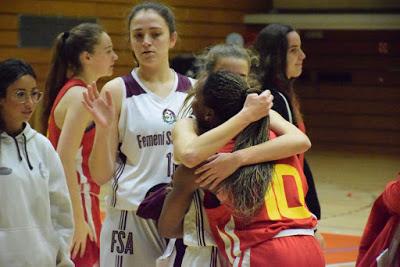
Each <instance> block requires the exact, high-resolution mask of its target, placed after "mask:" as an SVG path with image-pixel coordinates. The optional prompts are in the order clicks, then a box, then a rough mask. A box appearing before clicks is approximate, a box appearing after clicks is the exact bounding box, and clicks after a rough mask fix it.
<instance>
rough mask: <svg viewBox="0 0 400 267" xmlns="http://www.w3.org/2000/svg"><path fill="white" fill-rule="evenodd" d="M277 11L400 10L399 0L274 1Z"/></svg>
mask: <svg viewBox="0 0 400 267" xmlns="http://www.w3.org/2000/svg"><path fill="white" fill-rule="evenodd" d="M273 7H274V8H277V9H360V10H362V9H386V10H390V9H393V8H400V1H398V0H351V1H349V0H307V1H304V0H273Z"/></svg>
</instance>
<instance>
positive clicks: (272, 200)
mask: <svg viewBox="0 0 400 267" xmlns="http://www.w3.org/2000/svg"><path fill="white" fill-rule="evenodd" d="M307 190H308V186H307V182H306V179H305V176H304V174H303V170H302V168H301V164H300V161H299V159H298V157H297V156H293V157H290V158H286V159H283V160H278V161H275V167H274V171H273V177H272V182H271V184H270V185H269V189H268V190H267V193H266V195H265V203H264V205H263V206H262V207H261V209H260V211H259V212H258V213H257V214H256V215H255V216H253V217H251V218H241V217H238V216H234V215H233V212H232V210H231V208H230V207H229V206H228V205H226V204H222V205H220V206H218V207H216V208H208V209H206V212H207V216H208V219H209V223H210V227H211V230H212V233H213V236H214V238H215V240H216V243H217V245H218V248H219V249H220V251H221V252H222V254H223V255H224V256H225V257H226V259H227V260H229V262H230V263H231V264H239V265H241V264H240V262H241V261H242V258H245V257H246V255H245V254H246V253H249V251H250V250H249V249H250V248H254V247H257V246H259V245H261V244H263V243H265V242H267V241H270V240H271V239H272V238H274V237H281V236H293V235H312V234H313V229H314V228H315V227H316V225H317V219H316V218H315V217H314V216H313V215H312V214H311V212H310V211H309V210H308V208H307V206H306V204H305V195H306V193H307Z"/></svg>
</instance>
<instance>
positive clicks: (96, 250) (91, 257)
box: [73, 194, 101, 267]
mask: <svg viewBox="0 0 400 267" xmlns="http://www.w3.org/2000/svg"><path fill="white" fill-rule="evenodd" d="M81 196H82V207H83V211H84V214H85V220H86V222H87V223H88V224H89V225H93V226H94V228H95V237H96V241H95V242H93V241H91V240H90V239H89V237H88V238H87V240H86V250H85V254H83V256H82V257H79V255H78V256H77V257H76V258H75V259H73V262H74V263H75V266H76V267H92V266H99V259H100V245H99V244H100V230H101V216H100V205H99V198H98V197H96V196H94V195H91V194H88V195H86V196H85V195H84V194H81ZM88 213H90V214H89V216H88Z"/></svg>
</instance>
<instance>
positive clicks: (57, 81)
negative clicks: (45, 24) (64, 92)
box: [44, 32, 69, 128]
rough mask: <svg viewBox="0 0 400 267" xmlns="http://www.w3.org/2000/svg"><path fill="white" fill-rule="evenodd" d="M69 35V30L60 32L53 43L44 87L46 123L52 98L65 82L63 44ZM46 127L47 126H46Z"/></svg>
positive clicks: (65, 60)
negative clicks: (46, 95) (45, 94)
mask: <svg viewBox="0 0 400 267" xmlns="http://www.w3.org/2000/svg"><path fill="white" fill-rule="evenodd" d="M68 37H69V32H63V33H60V34H59V35H58V36H57V38H56V40H55V44H54V48H53V55H52V59H51V63H50V71H49V74H48V76H47V80H46V84H45V89H46V92H47V93H48V99H47V100H46V104H45V109H44V118H45V119H46V121H45V122H44V123H47V118H48V117H49V116H50V112H51V108H52V106H53V103H54V100H55V99H56V97H57V95H58V93H59V92H60V90H61V88H62V87H63V85H64V84H65V83H66V82H67V80H68V77H67V72H68V60H67V58H66V51H65V50H66V49H65V46H66V45H65V44H66V42H67V39H68ZM46 128H47V127H46Z"/></svg>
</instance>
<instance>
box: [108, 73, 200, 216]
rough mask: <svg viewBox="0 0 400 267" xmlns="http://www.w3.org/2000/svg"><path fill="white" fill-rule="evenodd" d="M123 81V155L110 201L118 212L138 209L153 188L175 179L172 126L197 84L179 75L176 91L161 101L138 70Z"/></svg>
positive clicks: (173, 90)
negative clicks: (141, 78)
mask: <svg viewBox="0 0 400 267" xmlns="http://www.w3.org/2000/svg"><path fill="white" fill-rule="evenodd" d="M120 80H121V86H122V88H124V89H125V90H123V98H122V99H123V100H122V106H121V114H120V119H119V125H118V130H119V142H120V149H119V151H120V153H119V154H120V155H119V156H118V167H117V170H116V172H115V174H114V177H113V180H112V185H111V187H112V188H111V197H110V198H109V199H108V201H107V202H108V204H109V205H111V206H112V207H114V208H116V209H121V210H137V208H138V206H139V204H140V202H141V201H142V200H143V199H144V197H145V194H146V192H147V191H148V190H149V189H150V188H151V187H153V186H154V185H156V184H159V183H168V182H170V180H171V176H172V174H173V172H174V164H173V154H172V152H173V148H172V127H173V125H174V123H175V121H176V118H177V114H178V112H179V110H180V108H181V106H182V104H183V102H184V99H185V97H186V91H187V90H188V89H189V88H190V87H191V86H192V83H193V82H192V80H190V79H189V78H188V77H186V76H183V75H180V74H177V73H175V83H174V86H173V89H172V90H171V92H170V94H169V95H168V96H167V97H165V98H161V97H159V96H157V95H155V94H154V93H152V92H151V91H150V90H149V89H147V88H146V86H145V85H144V84H143V83H142V82H141V81H140V79H139V77H138V76H137V74H136V70H133V71H132V72H131V73H130V74H129V75H126V76H123V77H121V78H120Z"/></svg>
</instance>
